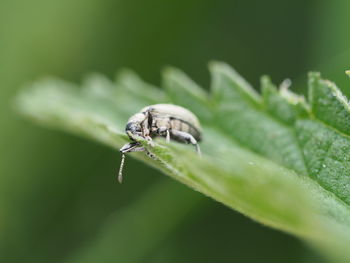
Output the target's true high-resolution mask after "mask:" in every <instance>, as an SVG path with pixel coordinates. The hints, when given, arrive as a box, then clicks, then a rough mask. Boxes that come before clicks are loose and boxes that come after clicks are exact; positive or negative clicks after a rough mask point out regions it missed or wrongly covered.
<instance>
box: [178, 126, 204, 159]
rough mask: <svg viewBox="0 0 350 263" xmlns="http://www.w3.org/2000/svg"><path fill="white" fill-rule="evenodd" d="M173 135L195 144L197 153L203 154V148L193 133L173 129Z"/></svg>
mask: <svg viewBox="0 0 350 263" xmlns="http://www.w3.org/2000/svg"><path fill="white" fill-rule="evenodd" d="M171 135H172V136H174V137H175V138H176V139H178V140H180V141H183V142H187V143H190V144H192V145H194V146H195V147H196V151H197V153H198V154H199V155H201V149H200V148H199V145H198V142H197V140H196V139H195V138H194V137H193V136H192V135H191V134H189V133H187V132H183V131H176V130H171Z"/></svg>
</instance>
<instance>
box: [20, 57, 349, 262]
mask: <svg viewBox="0 0 350 263" xmlns="http://www.w3.org/2000/svg"><path fill="white" fill-rule="evenodd" d="M210 70H211V74H212V87H211V94H207V93H206V92H205V91H204V90H203V89H201V88H200V87H199V86H198V85H197V84H196V83H194V82H193V81H192V80H190V79H189V78H188V77H187V76H186V75H185V74H184V73H182V72H181V71H179V70H177V69H172V68H168V69H166V70H165V71H164V74H163V76H164V78H163V86H164V91H163V90H160V89H158V88H156V87H154V86H152V85H149V84H147V83H144V82H143V81H142V80H140V79H139V78H138V77H137V76H136V75H135V74H134V73H132V72H130V71H122V72H120V73H119V75H118V79H117V81H116V83H113V82H110V81H109V80H108V79H106V78H105V77H103V76H100V75H92V76H90V77H88V78H87V79H86V80H85V81H84V83H83V84H82V88H81V89H79V88H77V87H76V86H75V85H73V84H71V83H67V82H65V81H62V80H57V79H45V80H42V81H39V82H37V83H33V84H32V85H30V87H28V88H26V89H24V90H23V91H22V92H21V93H20V94H19V96H18V97H17V101H16V105H17V108H18V109H19V110H20V112H21V113H22V114H24V115H26V116H27V117H30V118H32V119H34V120H36V121H38V122H39V123H41V124H45V125H47V126H50V127H52V128H56V129H61V130H65V131H69V132H72V133H75V134H77V135H82V136H85V137H88V138H91V139H94V140H97V141H99V142H101V143H104V144H106V145H108V146H110V147H113V148H115V149H119V148H120V147H121V145H122V144H123V143H125V142H127V141H128V140H127V136H126V135H125V134H124V131H123V130H124V125H125V123H126V121H127V119H128V117H129V116H130V115H132V114H133V113H135V112H137V111H138V110H139V109H141V108H143V107H144V106H145V105H150V104H155V103H161V102H164V103H174V104H178V105H181V106H184V107H186V108H188V109H190V110H191V111H193V112H194V113H195V114H196V115H197V116H198V117H199V119H200V121H201V123H202V125H203V134H204V140H203V143H201V148H202V152H203V156H202V157H199V156H198V155H196V153H195V152H194V151H193V149H192V148H190V147H189V146H186V145H182V144H177V143H171V144H166V143H165V142H164V140H162V139H157V140H156V142H157V143H156V146H155V147H150V146H149V145H147V143H146V142H145V141H141V142H142V143H143V144H144V146H145V147H147V149H148V150H149V151H150V152H151V153H153V154H154V155H155V156H156V157H157V160H152V159H149V158H147V157H146V156H145V154H144V153H135V154H132V155H133V156H135V157H136V158H138V159H140V160H142V161H144V162H146V163H147V164H149V165H152V166H153V167H156V168H157V169H160V170H161V171H163V172H164V173H165V174H167V175H169V176H171V177H173V178H174V179H176V180H179V181H181V182H182V183H184V184H186V185H188V186H189V187H191V188H193V189H195V190H197V191H200V192H202V193H203V194H205V195H207V196H210V197H212V198H214V199H215V200H218V201H220V202H222V203H224V204H225V205H227V206H229V207H231V208H232V209H235V210H238V211H239V212H241V213H243V214H245V215H247V216H248V217H250V218H252V219H254V220H257V221H259V222H261V223H263V224H265V225H268V226H271V227H274V228H277V229H280V230H282V231H286V232H288V233H291V234H293V235H297V236H299V237H300V238H302V239H304V240H307V241H308V242H310V244H312V245H313V246H315V247H317V248H318V249H320V250H321V251H322V252H323V253H325V254H326V255H328V256H329V257H330V258H332V259H333V260H337V261H339V262H349V260H350V253H349V252H348V250H347V244H349V242H350V230H349V227H350V210H349V204H350V186H349V185H350V184H349V180H350V179H349V174H350V164H349V160H350V154H349V152H350V151H349V150H350V140H349V135H350V128H349V126H348V125H347V123H349V120H350V111H349V107H350V106H349V103H348V102H347V100H346V98H345V97H343V96H342V95H341V93H340V91H339V90H338V88H337V87H336V86H335V84H333V83H331V82H330V81H327V80H323V79H322V78H321V77H320V75H319V74H318V73H311V74H310V75H309V95H308V101H306V100H305V99H304V98H303V97H302V96H298V95H296V94H294V93H292V92H291V91H289V90H288V88H287V87H286V86H282V87H281V88H280V89H277V88H276V87H275V86H274V85H273V84H272V83H271V81H270V80H269V78H268V77H263V78H262V81H261V84H262V96H260V95H259V94H257V93H256V92H255V91H254V90H253V89H252V88H251V86H250V85H249V84H248V83H247V82H246V81H245V80H244V79H242V78H241V77H240V76H239V75H238V74H237V73H236V72H235V71H234V70H233V69H232V68H230V67H229V66H228V65H226V64H223V63H212V64H210ZM126 161H127V160H126ZM125 173H127V163H126V170H125Z"/></svg>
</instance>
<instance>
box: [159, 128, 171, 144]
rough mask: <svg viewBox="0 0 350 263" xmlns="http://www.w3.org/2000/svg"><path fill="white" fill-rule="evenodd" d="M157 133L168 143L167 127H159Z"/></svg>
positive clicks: (168, 133)
mask: <svg viewBox="0 0 350 263" xmlns="http://www.w3.org/2000/svg"><path fill="white" fill-rule="evenodd" d="M157 133H158V134H159V135H160V136H163V137H164V136H165V140H166V142H167V143H169V142H170V131H169V129H168V128H167V127H160V128H158V130H157Z"/></svg>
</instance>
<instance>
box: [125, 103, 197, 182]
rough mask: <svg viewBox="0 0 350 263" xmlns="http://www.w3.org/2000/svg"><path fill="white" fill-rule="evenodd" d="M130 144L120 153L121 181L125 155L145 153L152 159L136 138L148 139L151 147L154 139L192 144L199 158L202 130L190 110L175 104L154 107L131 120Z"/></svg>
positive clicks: (144, 110) (142, 111)
mask: <svg viewBox="0 0 350 263" xmlns="http://www.w3.org/2000/svg"><path fill="white" fill-rule="evenodd" d="M125 132H126V134H127V135H128V136H129V138H130V140H131V141H132V142H131V143H127V144H125V145H124V146H123V147H122V148H121V149H120V152H121V154H122V160H121V164H120V169H119V174H118V181H119V182H120V183H121V182H122V180H123V175H122V171H123V166H124V160H125V154H126V153H129V152H142V151H146V153H147V155H149V156H151V157H152V154H151V153H149V152H148V151H147V150H146V149H145V148H144V147H143V146H142V145H141V143H140V142H137V137H142V138H145V139H146V140H148V141H149V143H150V145H152V144H153V142H152V138H154V137H165V138H166V141H167V142H170V139H173V140H175V141H178V142H182V143H190V144H192V145H194V146H195V147H196V150H197V152H198V154H201V151H200V148H199V145H198V142H200V141H201V139H202V131H201V126H200V124H199V121H198V119H197V117H196V116H195V115H194V114H193V113H192V112H190V111H189V110H187V109H185V108H183V107H180V106H177V105H173V104H155V105H150V106H147V107H145V108H143V109H142V110H141V111H140V112H139V113H136V114H135V115H133V116H131V117H130V119H129V120H128V123H127V124H126V127H125Z"/></svg>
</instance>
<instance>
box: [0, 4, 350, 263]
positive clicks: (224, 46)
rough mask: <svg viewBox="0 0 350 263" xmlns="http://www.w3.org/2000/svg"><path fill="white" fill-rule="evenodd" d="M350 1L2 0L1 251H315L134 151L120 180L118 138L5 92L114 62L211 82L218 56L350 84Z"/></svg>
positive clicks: (295, 257) (201, 256)
mask: <svg viewBox="0 0 350 263" xmlns="http://www.w3.org/2000/svg"><path fill="white" fill-rule="evenodd" d="M349 12H350V2H349V1H338V0H336V1H316V0H311V1H304V0H295V1H281V0H266V1H244V0H231V1H224V0H202V1H199V0H186V1H184V0H177V1H160V0H149V1H133V0H130V1H126V0H119V1H118V0H114V1H113V0H84V1H83V0H70V1H68V0H61V1H57V0H56V1H52V0H31V1H20V0H1V1H0V80H1V86H0V119H1V126H0V135H1V136H0V262H11V263H12V262H36V263H40V262H71V263H75V262H126V263H128V262H243V263H248V262H287V263H288V262H321V261H322V259H320V258H319V257H318V255H317V254H316V253H315V252H314V251H313V250H312V249H310V248H309V247H308V246H307V245H306V244H304V243H303V242H302V241H299V240H297V239H296V238H294V237H292V236H289V235H286V234H283V233H281V232H277V231H274V230H271V229H268V228H266V227H263V226H261V225H260V224H258V223H255V222H253V221H251V220H250V219H248V218H246V217H244V216H242V215H240V214H238V213H236V212H235V211H231V210H230V209H228V208H226V207H224V206H223V205H221V204H220V203H217V202H215V201H213V200H211V199H209V198H207V197H204V196H202V195H201V194H199V193H196V192H194V191H192V190H190V189H187V188H186V187H185V186H183V185H181V184H180V183H177V182H175V181H172V179H170V178H167V177H165V176H164V175H162V174H160V173H159V172H158V171H155V170H153V169H151V168H149V167H146V166H145V165H144V164H142V163H139V162H136V161H135V160H132V159H129V160H128V163H127V167H126V170H125V174H126V178H125V179H126V180H125V183H124V184H123V185H118V184H116V183H115V172H116V170H117V169H118V166H119V160H120V156H119V154H118V152H116V151H113V150H111V149H108V148H106V147H103V146H101V145H97V144H94V143H91V142H89V141H86V140H83V139H80V138H76V137H73V136H71V135H66V134H63V133H59V132H56V131H50V130H45V129H42V128H40V127H37V126H35V125H34V124H32V123H30V122H27V121H25V120H23V119H21V118H20V117H18V116H17V115H16V113H15V112H14V111H13V109H12V107H11V100H12V99H13V97H14V96H15V94H16V92H17V90H18V89H19V88H20V87H21V86H22V85H24V84H25V83H27V82H30V81H33V80H35V79H38V78H40V77H42V76H46V75H55V76H59V77H62V78H65V79H68V80H71V81H75V82H79V81H80V80H81V79H82V78H83V76H84V75H86V74H87V73H89V72H96V71H97V72H101V73H104V74H106V75H108V76H109V77H110V78H113V76H114V74H115V72H116V70H117V69H119V68H121V67H130V68H131V69H133V70H135V71H136V72H137V73H139V74H140V75H141V77H143V78H144V79H145V80H147V81H149V82H152V83H155V84H157V85H159V83H160V75H159V72H160V70H161V69H162V68H163V67H164V66H166V65H173V66H176V67H179V68H181V69H183V70H184V71H185V72H186V73H188V74H189V76H191V77H192V78H193V79H194V80H196V81H197V82H198V83H200V84H201V85H202V86H203V87H204V88H206V89H208V87H209V84H210V79H209V74H208V72H207V69H206V65H207V62H208V61H210V60H213V59H215V60H223V61H225V62H228V63H229V64H231V65H232V66H233V67H235V68H236V69H237V70H238V71H239V72H240V73H241V74H242V75H243V76H244V77H245V78H246V79H247V80H249V82H251V83H252V84H253V85H254V86H256V87H258V83H259V77H260V76H261V75H262V74H269V75H271V76H272V79H273V80H274V81H275V82H277V83H280V82H281V81H282V80H283V79H284V78H287V77H289V78H291V79H292V81H293V83H294V86H293V89H295V90H298V91H299V92H305V87H306V73H307V71H309V70H319V71H321V72H322V73H323V76H325V77H326V78H329V79H331V80H334V81H335V82H336V83H337V84H338V85H339V86H340V88H341V89H342V90H343V91H344V93H345V94H347V95H349V94H350V91H349V89H348V88H347V87H348V86H349V81H348V79H347V77H346V76H345V74H344V70H345V69H348V68H349V67H350V65H349V59H350V46H349V44H350V36H349V34H348V32H349V31H348V29H349V27H348V25H349V22H350V16H349ZM137 110H139V109H135V111H137ZM121 125H124V124H121Z"/></svg>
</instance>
